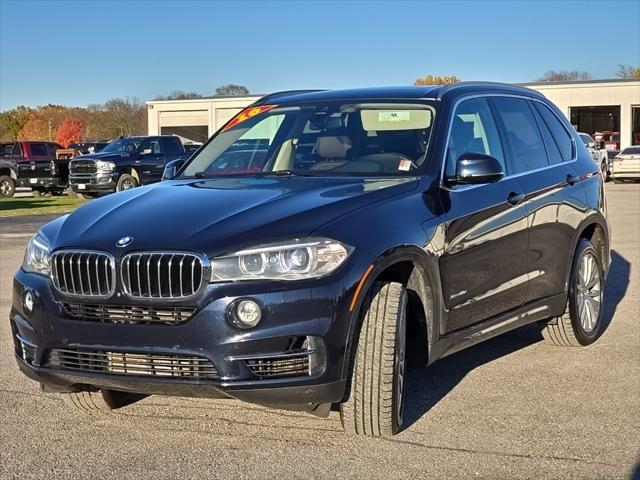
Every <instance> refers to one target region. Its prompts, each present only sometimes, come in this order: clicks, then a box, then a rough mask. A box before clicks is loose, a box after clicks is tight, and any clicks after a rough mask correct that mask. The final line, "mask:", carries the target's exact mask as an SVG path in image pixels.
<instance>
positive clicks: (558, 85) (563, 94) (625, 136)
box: [522, 80, 640, 148]
mask: <svg viewBox="0 0 640 480" xmlns="http://www.w3.org/2000/svg"><path fill="white" fill-rule="evenodd" d="M522 86H524V87H528V88H532V89H534V90H537V91H539V92H540V93H542V94H543V95H544V96H545V97H547V98H548V99H549V100H551V101H552V102H553V103H555V104H556V105H557V106H558V108H560V110H562V111H563V113H564V114H565V115H566V116H567V118H568V119H569V120H570V121H571V124H572V125H573V126H574V127H575V128H576V130H578V131H579V132H585V133H589V134H590V135H593V134H594V133H595V132H602V131H613V132H619V133H620V146H621V148H624V147H628V146H629V145H635V144H640V80H589V81H581V82H544V83H526V84H522Z"/></svg>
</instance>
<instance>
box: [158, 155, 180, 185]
mask: <svg viewBox="0 0 640 480" xmlns="http://www.w3.org/2000/svg"><path fill="white" fill-rule="evenodd" d="M182 165H184V160H183V159H179V160H173V161H172V162H169V163H167V164H166V165H165V167H164V171H163V172H162V180H172V179H173V178H175V176H176V173H178V170H180V169H181V168H182Z"/></svg>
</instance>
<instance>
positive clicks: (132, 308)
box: [62, 303, 196, 324]
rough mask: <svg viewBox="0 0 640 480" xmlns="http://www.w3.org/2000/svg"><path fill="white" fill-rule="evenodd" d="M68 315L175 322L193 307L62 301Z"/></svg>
mask: <svg viewBox="0 0 640 480" xmlns="http://www.w3.org/2000/svg"><path fill="white" fill-rule="evenodd" d="M62 307H63V308H64V310H65V312H67V314H68V315H70V316H72V317H74V318H77V319H79V320H93V321H97V322H113V323H149V324H152V323H153V324H158V323H160V324H176V323H181V322H184V321H186V320H188V319H189V318H191V316H192V315H193V313H194V312H195V311H196V309H195V307H154V306H138V305H102V304H88V303H63V304H62Z"/></svg>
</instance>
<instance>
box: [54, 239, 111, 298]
mask: <svg viewBox="0 0 640 480" xmlns="http://www.w3.org/2000/svg"><path fill="white" fill-rule="evenodd" d="M92 264H94V265H95V268H92ZM83 277H84V279H85V280H87V282H86V284H85V282H84V281H83ZM92 277H93V279H95V284H94V282H93V279H92ZM50 278H51V283H52V284H53V287H54V288H55V289H56V291H57V292H59V293H61V294H63V295H65V296H68V297H76V298H109V297H112V296H113V295H114V293H115V291H116V262H115V258H114V257H113V255H111V254H109V253H106V252H98V251H95V250H76V249H66V250H57V251H55V252H53V254H52V255H51V277H50Z"/></svg>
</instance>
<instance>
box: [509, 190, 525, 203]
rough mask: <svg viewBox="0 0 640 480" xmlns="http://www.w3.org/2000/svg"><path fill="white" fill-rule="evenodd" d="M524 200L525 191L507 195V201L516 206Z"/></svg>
mask: <svg viewBox="0 0 640 480" xmlns="http://www.w3.org/2000/svg"><path fill="white" fill-rule="evenodd" d="M523 200H524V193H516V192H511V193H510V194H509V196H508V197H507V203H509V204H510V205H513V206H514V207H515V206H516V205H518V204H519V203H520V202H522V201H523Z"/></svg>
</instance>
